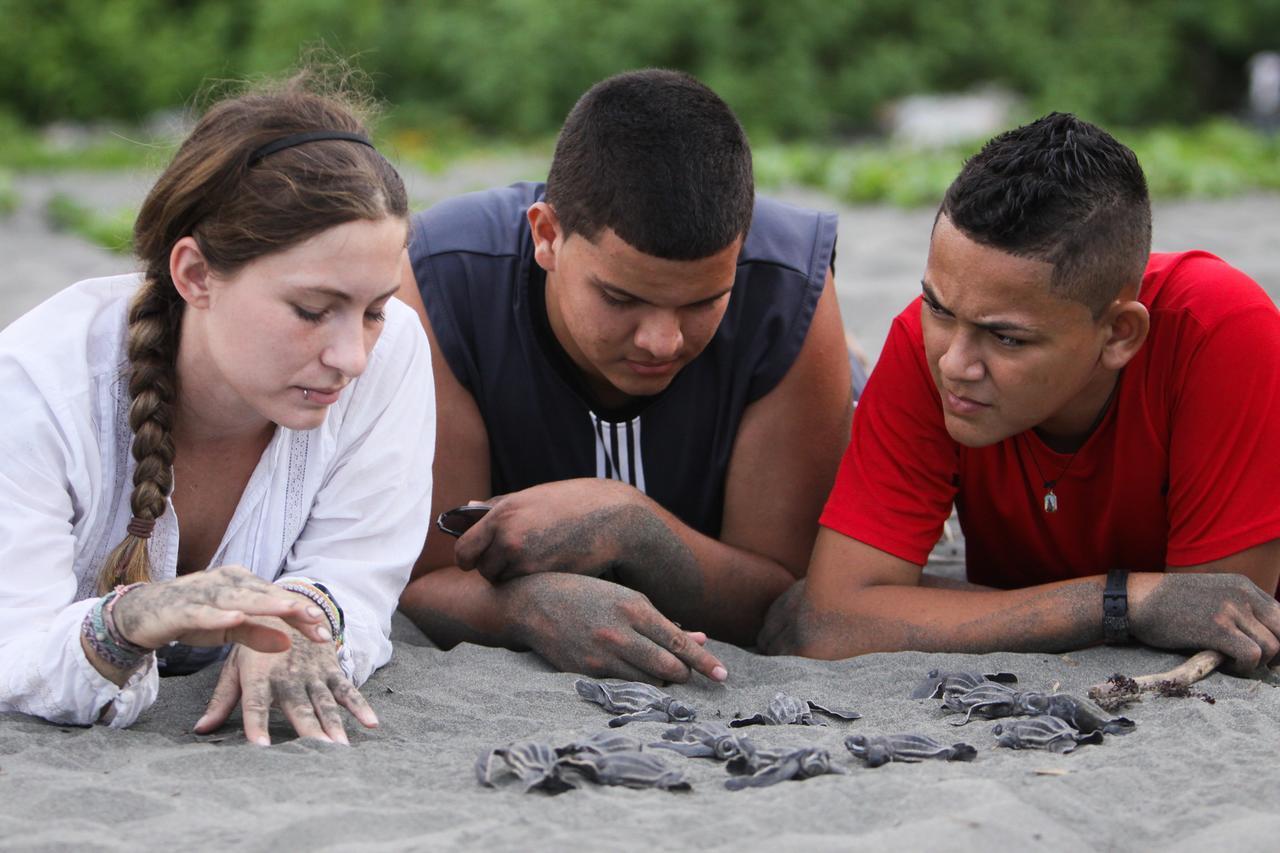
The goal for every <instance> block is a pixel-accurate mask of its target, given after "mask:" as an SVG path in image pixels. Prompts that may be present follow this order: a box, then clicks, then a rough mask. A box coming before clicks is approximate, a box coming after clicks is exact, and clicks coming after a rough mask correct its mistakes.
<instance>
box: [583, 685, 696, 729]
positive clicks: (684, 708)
mask: <svg viewBox="0 0 1280 853" xmlns="http://www.w3.org/2000/svg"><path fill="white" fill-rule="evenodd" d="M573 686H574V688H575V689H576V690H577V691H578V695H579V696H581V697H582V698H583V699H587V700H589V701H591V702H595V703H596V704H597V705H600V706H601V707H603V708H604V709H605V710H606V711H610V712H612V713H614V714H617V715H618V716H616V717H614V718H613V719H612V720H610V721H609V725H610V726H614V727H617V726H625V725H626V724H627V723H634V722H638V721H640V720H658V721H660V722H664V723H691V722H693V721H694V720H696V719H697V718H698V712H697V710H696V709H695V708H694V707H693V706H692V705H688V704H686V703H684V702H681V701H680V700H679V699H676V698H675V697H674V696H669V695H667V694H666V693H663V692H662V691H661V690H659V689H658V688H656V687H653V686H652V685H649V684H643V683H641V682H639V681H619V682H613V683H608V682H604V681H588V680H587V679H585V678H579V679H578V680H577V681H575V682H574V683H573Z"/></svg>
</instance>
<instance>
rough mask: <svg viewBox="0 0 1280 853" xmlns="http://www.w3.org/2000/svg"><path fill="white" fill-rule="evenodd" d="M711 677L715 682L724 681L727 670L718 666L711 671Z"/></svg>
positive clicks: (726, 676)
mask: <svg viewBox="0 0 1280 853" xmlns="http://www.w3.org/2000/svg"><path fill="white" fill-rule="evenodd" d="M711 677H712V678H713V679H715V680H716V681H724V680H725V679H726V678H728V677H729V670H727V669H725V668H724V667H722V666H718V667H716V668H715V669H713V670H711Z"/></svg>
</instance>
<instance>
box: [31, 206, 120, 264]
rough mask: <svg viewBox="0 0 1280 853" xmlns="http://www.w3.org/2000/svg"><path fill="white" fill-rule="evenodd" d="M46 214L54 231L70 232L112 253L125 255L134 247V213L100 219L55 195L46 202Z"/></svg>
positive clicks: (85, 208)
mask: <svg viewBox="0 0 1280 853" xmlns="http://www.w3.org/2000/svg"><path fill="white" fill-rule="evenodd" d="M45 214H46V215H47V216H48V217H49V222H50V223H51V224H52V225H53V227H54V228H56V229H58V230H60V231H70V232H71V233H73V234H78V235H80V236H81V237H84V238H85V239H86V240H88V241H90V242H91V243H96V244H98V245H99V246H102V247H103V248H105V249H110V250H111V251H113V252H119V253H121V254H127V253H128V252H129V251H131V249H132V246H133V220H134V219H135V218H136V217H137V211H135V210H121V211H119V212H117V213H114V214H110V215H103V214H101V213H98V212H96V211H94V210H91V209H90V208H88V207H85V206H84V205H82V204H80V202H78V201H76V200H75V199H73V198H71V197H70V196H68V195H64V194H62V193H58V194H56V195H54V196H53V197H52V198H50V199H49V204H48V206H47V207H46V208H45Z"/></svg>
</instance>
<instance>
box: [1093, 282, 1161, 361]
mask: <svg viewBox="0 0 1280 853" xmlns="http://www.w3.org/2000/svg"><path fill="white" fill-rule="evenodd" d="M1103 323H1104V326H1105V328H1106V329H1107V339H1106V342H1105V343H1104V344H1103V346H1102V357H1101V359H1100V360H1101V362H1102V366H1103V367H1106V368H1107V369H1109V370H1119V369H1120V368H1122V367H1124V366H1125V365H1126V364H1128V363H1129V361H1130V360H1131V359H1132V358H1133V357H1134V356H1135V355H1137V354H1138V350H1140V349H1142V345H1143V344H1144V343H1146V340H1147V334H1148V333H1149V332H1150V331H1151V315H1150V314H1149V313H1148V312H1147V306H1145V305H1143V304H1142V303H1141V302H1139V301H1138V300H1136V299H1126V298H1121V299H1117V300H1116V301H1115V302H1113V303H1112V304H1111V307H1110V308H1108V309H1107V313H1106V316H1105V317H1104V318H1103Z"/></svg>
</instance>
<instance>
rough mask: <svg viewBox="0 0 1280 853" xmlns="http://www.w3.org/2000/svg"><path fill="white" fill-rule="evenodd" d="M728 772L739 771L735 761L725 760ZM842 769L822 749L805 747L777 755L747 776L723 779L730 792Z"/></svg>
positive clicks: (811, 776) (837, 771)
mask: <svg viewBox="0 0 1280 853" xmlns="http://www.w3.org/2000/svg"><path fill="white" fill-rule="evenodd" d="M729 772H730V773H734V772H740V771H736V770H735V763H734V762H732V761H731V762H729ZM844 772H845V771H844V770H842V769H840V768H839V767H837V766H835V765H833V764H832V763H831V754H830V753H829V752H827V751H826V750H825V749H818V748H816V747H812V746H806V747H801V748H800V749H795V750H792V751H790V752H786V753H783V754H781V755H778V756H776V757H775V758H774V759H773V760H772V761H768V762H765V763H763V764H762V765H760V766H758V767H757V769H755V770H753V771H751V773H750V775H749V776H748V775H741V776H735V777H734V778H732V779H729V780H727V781H726V782H725V783H724V786H725V787H726V788H728V789H729V790H730V791H740V790H742V789H743V788H765V787H768V786H769V785H776V784H777V783H779V782H784V781H786V780H787V779H796V780H800V779H811V778H813V777H814V776H821V775H823V774H824V773H841V774H842V773H844Z"/></svg>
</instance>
